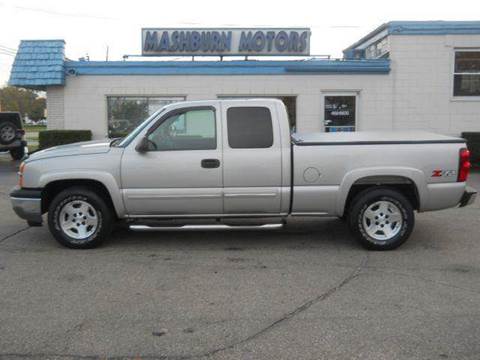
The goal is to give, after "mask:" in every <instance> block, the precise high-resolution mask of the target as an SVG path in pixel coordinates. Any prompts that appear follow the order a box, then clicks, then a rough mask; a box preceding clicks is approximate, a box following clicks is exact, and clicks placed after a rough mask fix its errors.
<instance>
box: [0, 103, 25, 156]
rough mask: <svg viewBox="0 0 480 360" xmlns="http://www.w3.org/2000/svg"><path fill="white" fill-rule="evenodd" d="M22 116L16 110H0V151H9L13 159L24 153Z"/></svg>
mask: <svg viewBox="0 0 480 360" xmlns="http://www.w3.org/2000/svg"><path fill="white" fill-rule="evenodd" d="M24 135H25V130H24V129H23V123H22V117H21V115H20V113H18V112H0V151H9V152H10V155H11V156H12V158H13V159H14V160H20V159H21V158H23V156H24V155H25V147H26V146H27V142H26V141H25V140H24Z"/></svg>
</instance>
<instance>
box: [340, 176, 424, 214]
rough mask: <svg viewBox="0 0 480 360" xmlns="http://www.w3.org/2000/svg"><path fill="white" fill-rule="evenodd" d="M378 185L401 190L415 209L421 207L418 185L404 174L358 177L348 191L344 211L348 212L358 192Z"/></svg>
mask: <svg viewBox="0 0 480 360" xmlns="http://www.w3.org/2000/svg"><path fill="white" fill-rule="evenodd" d="M376 186H386V187H389V188H391V189H394V190H397V191H400V192H401V193H402V194H403V196H405V197H406V198H407V199H408V200H409V201H410V203H411V204H412V206H413V208H414V209H415V210H418V209H419V208H420V199H419V195H418V190H417V186H416V185H415V183H414V182H413V181H412V180H411V179H409V178H406V177H403V176H368V177H364V178H361V179H358V180H357V181H355V182H354V183H353V185H352V186H351V188H350V191H349V192H348V196H347V200H346V201H345V207H344V211H343V213H344V214H346V213H347V212H348V209H349V207H350V204H351V203H352V200H353V199H354V198H355V196H356V195H357V194H359V193H360V192H362V191H363V190H365V189H368V188H371V187H376Z"/></svg>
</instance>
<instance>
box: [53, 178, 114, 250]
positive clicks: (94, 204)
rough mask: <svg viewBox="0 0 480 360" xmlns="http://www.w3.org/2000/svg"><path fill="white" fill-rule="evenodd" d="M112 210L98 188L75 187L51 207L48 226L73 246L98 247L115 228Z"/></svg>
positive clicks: (61, 241) (82, 247) (57, 235)
mask: <svg viewBox="0 0 480 360" xmlns="http://www.w3.org/2000/svg"><path fill="white" fill-rule="evenodd" d="M112 224H113V216H112V211H111V210H110V208H109V207H108V206H107V204H106V202H105V201H104V200H103V199H102V198H101V197H100V196H98V195H97V194H96V193H95V192H93V191H91V190H89V189H88V188H84V187H71V188H68V189H66V190H63V191H62V192H60V193H59V194H58V195H57V196H56V197H55V198H54V199H53V201H52V202H51V204H50V206H49V209H48V226H49V229H50V232H51V233H52V234H53V236H54V237H55V239H56V240H57V241H58V242H59V243H60V244H62V245H63V246H66V247H69V248H73V249H90V248H94V247H96V246H98V245H100V243H101V242H102V241H103V240H104V239H105V238H106V237H108V235H109V234H110V232H111V230H112Z"/></svg>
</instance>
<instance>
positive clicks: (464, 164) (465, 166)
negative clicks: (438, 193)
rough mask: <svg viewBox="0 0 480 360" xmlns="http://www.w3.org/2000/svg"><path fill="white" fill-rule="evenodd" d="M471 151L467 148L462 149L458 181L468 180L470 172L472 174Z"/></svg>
mask: <svg viewBox="0 0 480 360" xmlns="http://www.w3.org/2000/svg"><path fill="white" fill-rule="evenodd" d="M470 167H471V164H470V151H468V149H467V148H462V149H460V165H459V168H458V178H457V181H458V182H464V181H467V178H468V174H470Z"/></svg>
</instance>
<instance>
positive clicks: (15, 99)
mask: <svg viewBox="0 0 480 360" xmlns="http://www.w3.org/2000/svg"><path fill="white" fill-rule="evenodd" d="M36 99H38V100H40V99H41V98H39V97H38V94H37V93H36V92H35V91H32V90H28V89H21V88H17V87H14V86H6V87H4V88H2V89H0V105H1V108H2V111H18V112H19V113H20V114H22V117H25V115H26V114H31V113H32V110H34V112H35V113H36V114H37V117H38V114H39V113H41V114H42V115H41V116H42V117H43V113H44V110H41V107H42V106H43V109H45V99H43V100H40V101H38V102H37V103H35V100H36ZM42 117H40V118H42Z"/></svg>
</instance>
